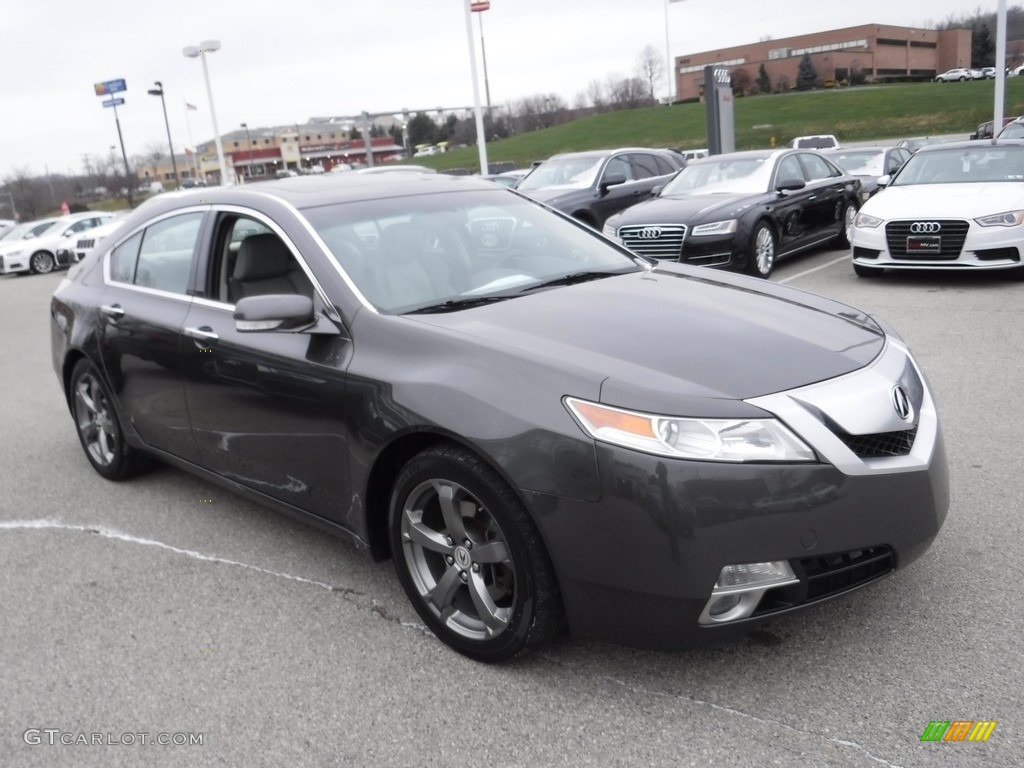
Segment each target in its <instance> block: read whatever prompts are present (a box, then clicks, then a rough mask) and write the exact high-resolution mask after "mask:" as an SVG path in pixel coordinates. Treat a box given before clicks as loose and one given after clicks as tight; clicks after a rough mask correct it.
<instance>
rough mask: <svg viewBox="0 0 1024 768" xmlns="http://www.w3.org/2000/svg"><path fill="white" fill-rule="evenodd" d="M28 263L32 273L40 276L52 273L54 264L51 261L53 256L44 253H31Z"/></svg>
mask: <svg viewBox="0 0 1024 768" xmlns="http://www.w3.org/2000/svg"><path fill="white" fill-rule="evenodd" d="M28 263H29V266H30V267H32V271H33V272H35V273H37V274H40V275H46V274H49V273H50V272H53V268H54V266H55V264H56V262H54V260H53V255H52V254H49V253H47V252H46V251H39V252H38V253H33V254H32V258H31V259H29V262H28Z"/></svg>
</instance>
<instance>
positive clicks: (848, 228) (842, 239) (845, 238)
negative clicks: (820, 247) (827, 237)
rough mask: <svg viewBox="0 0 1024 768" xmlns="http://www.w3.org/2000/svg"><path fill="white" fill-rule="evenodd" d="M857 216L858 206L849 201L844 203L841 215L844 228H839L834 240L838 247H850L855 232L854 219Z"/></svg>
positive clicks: (840, 219)
mask: <svg viewBox="0 0 1024 768" xmlns="http://www.w3.org/2000/svg"><path fill="white" fill-rule="evenodd" d="M856 218H857V206H856V205H854V204H853V203H851V202H849V201H846V202H845V203H843V211H842V213H841V214H840V215H839V221H840V223H841V225H842V229H840V230H839V234H838V235H836V239H835V240H834V241H833V242H834V243H835V246H836V248H849V247H850V235H852V234H853V220H854V219H856Z"/></svg>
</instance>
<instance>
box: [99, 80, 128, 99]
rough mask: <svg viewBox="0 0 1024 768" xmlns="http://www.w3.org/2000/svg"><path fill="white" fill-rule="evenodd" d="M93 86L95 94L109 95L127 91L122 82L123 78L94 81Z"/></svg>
mask: <svg viewBox="0 0 1024 768" xmlns="http://www.w3.org/2000/svg"><path fill="white" fill-rule="evenodd" d="M93 88H95V89H96V95H97V96H109V95H110V94H112V93H120V92H121V91H127V90H128V88H127V86H126V85H125V84H124V80H107V81H105V82H102V83H95V84H94V85H93Z"/></svg>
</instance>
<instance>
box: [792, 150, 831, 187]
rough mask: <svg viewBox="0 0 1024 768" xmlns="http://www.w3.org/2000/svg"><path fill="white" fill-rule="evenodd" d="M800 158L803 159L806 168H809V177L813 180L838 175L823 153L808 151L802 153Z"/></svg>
mask: <svg viewBox="0 0 1024 768" xmlns="http://www.w3.org/2000/svg"><path fill="white" fill-rule="evenodd" d="M800 159H801V160H802V161H803V164H804V168H806V169H807V178H809V179H810V180H811V181H820V180H821V179H830V178H832V177H833V176H835V175H836V172H835V171H834V170H833V169H832V166H831V165H829V164H828V162H827V161H826V160H825V158H823V157H822V156H821V155H815V154H813V153H811V152H807V153H805V154H802V155H801V156H800Z"/></svg>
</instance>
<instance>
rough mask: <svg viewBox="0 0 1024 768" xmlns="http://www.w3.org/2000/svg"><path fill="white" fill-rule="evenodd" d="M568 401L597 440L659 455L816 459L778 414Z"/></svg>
mask: <svg viewBox="0 0 1024 768" xmlns="http://www.w3.org/2000/svg"><path fill="white" fill-rule="evenodd" d="M564 402H565V405H566V407H567V408H568V409H569V411H570V412H571V413H572V414H573V415H574V416H575V417H576V418H577V419H578V420H579V422H580V424H581V425H582V426H583V429H584V430H586V432H587V433H588V434H589V435H590V436H591V437H593V438H594V439H595V440H601V441H603V442H606V443H612V444H613V445H621V446H622V447H624V448H632V449H633V450H636V451H643V452H644V453H653V454H655V455H657V456H668V457H670V458H674V459H697V460H702V461H735V462H742V461H816V460H817V457H816V456H815V454H814V451H813V450H811V448H810V447H809V446H808V445H807V444H806V443H804V442H803V441H802V440H801V439H800V438H799V437H797V436H796V435H795V434H794V433H793V432H792V431H790V429H789V428H788V427H786V425H785V424H783V423H782V422H780V421H778V420H777V419H770V418H769V419H685V418H678V417H675V416H659V415H657V414H650V413H640V412H637V411H628V410H625V409H623V408H613V407H612V406H608V405H601V404H599V403H592V402H590V401H588V400H579V399H577V398H575V397H567V398H565V400H564Z"/></svg>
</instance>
